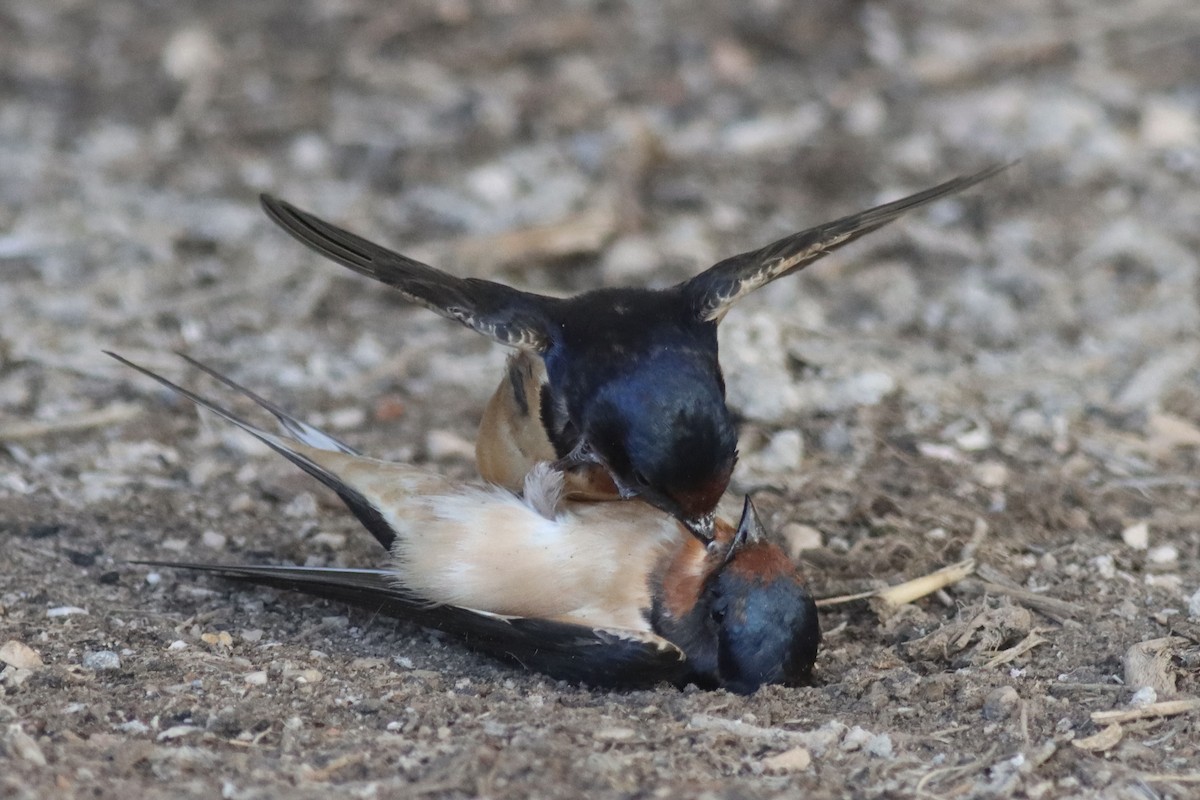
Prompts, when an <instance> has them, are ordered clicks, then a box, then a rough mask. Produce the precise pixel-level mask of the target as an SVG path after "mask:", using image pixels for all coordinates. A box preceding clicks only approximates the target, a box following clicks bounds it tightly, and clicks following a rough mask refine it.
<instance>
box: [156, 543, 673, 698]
mask: <svg viewBox="0 0 1200 800" xmlns="http://www.w3.org/2000/svg"><path fill="white" fill-rule="evenodd" d="M135 563H139V564H146V565H150V566H159V567H170V568H172V569H188V570H197V571H202V572H209V573H213V574H216V575H220V576H221V577H223V578H228V579H230V580H233V581H238V582H240V583H250V584H256V585H260V586H271V587H274V588H277V589H288V590H291V591H296V592H301V593H303V594H309V595H314V596H316V597H322V598H325V599H327V600H335V601H338V602H341V603H346V604H347V605H351V606H354V607H356V608H360V609H363V610H365V611H368V612H371V613H377V614H383V615H385V616H389V617H394V618H398V619H403V620H408V621H410V622H414V623H416V624H418V625H423V626H425V627H428V628H435V629H437V630H441V631H445V632H446V633H447V634H450V635H451V636H454V637H455V638H457V639H459V640H460V641H461V642H462V643H463V644H464V645H466V646H467V647H469V648H471V649H472V650H475V651H478V652H481V653H484V654H486V655H489V656H492V657H493V658H497V659H499V660H501V661H504V662H507V663H509V664H514V665H516V666H519V667H523V668H525V669H528V670H532V671H534V672H540V673H542V674H544V675H548V676H550V677H552V678H555V679H556V680H566V681H571V682H573V683H587V684H589V685H592V686H597V687H608V688H627V689H628V688H638V687H648V686H653V685H655V684H658V683H662V682H664V681H666V682H672V683H682V682H683V681H684V680H686V678H687V662H686V660H685V658H684V655H683V652H682V651H681V650H680V649H679V648H678V647H676V646H675V645H673V644H671V643H670V642H668V641H667V640H666V639H663V638H661V637H659V636H655V635H654V634H652V633H648V632H644V631H632V630H623V629H605V628H589V627H586V626H584V625H576V624H573V623H569V622H560V621H556V620H548V619H536V618H531V617H506V616H502V615H499V614H492V613H489V612H486V611H476V610H474V609H470V608H462V607H460V606H451V605H435V604H431V603H430V602H429V601H427V600H424V599H422V598H420V597H417V596H415V595H413V594H411V593H409V592H406V591H404V590H403V589H401V588H399V587H397V586H396V585H395V576H394V575H393V574H392V573H390V572H388V571H387V570H379V569H333V568H328V569H327V568H319V567H277V566H223V565H214V564H195V563H182V562H169V561H139V562H135Z"/></svg>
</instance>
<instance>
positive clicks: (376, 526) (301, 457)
mask: <svg viewBox="0 0 1200 800" xmlns="http://www.w3.org/2000/svg"><path fill="white" fill-rule="evenodd" d="M104 353H105V354H106V355H109V356H111V357H112V358H114V359H116V360H117V361H119V362H121V363H122V364H124V365H125V366H127V367H131V368H132V369H135V370H137V371H138V372H140V373H142V374H143V375H145V376H146V377H148V378H151V379H153V380H155V381H157V382H158V383H160V384H162V385H163V386H166V387H167V388H168V389H170V390H171V391H173V392H176V393H177V394H180V395H182V396H183V397H186V398H187V399H188V400H191V401H192V402H193V403H195V404H196V405H198V406H200V407H201V408H206V409H208V410H209V411H211V412H213V413H214V414H216V415H217V416H219V417H221V418H223V419H225V420H227V421H228V422H230V423H232V424H234V425H236V426H237V427H239V428H241V429H242V430H244V431H245V432H246V433H248V434H250V435H251V436H253V437H254V438H255V439H258V440H259V441H260V442H262V443H263V444H265V445H266V446H267V447H270V448H271V449H272V450H274V451H275V452H276V453H279V454H280V455H281V456H283V457H284V458H286V459H287V460H288V461H291V462H292V463H293V464H295V465H296V466H298V467H300V469H302V470H304V471H305V472H307V473H308V474H309V475H312V476H313V477H314V478H316V479H317V480H319V481H320V482H321V483H323V484H325V485H326V486H328V487H329V488H330V489H332V490H333V491H334V492H336V493H337V496H338V497H340V498H341V499H342V502H343V503H345V504H346V507H347V508H349V509H350V511H351V512H352V513H353V514H354V516H356V517H357V518H358V520H359V521H360V522H361V523H362V524H363V526H364V527H365V528H366V529H367V530H368V531H370V532H371V535H372V536H374V537H375V538H376V539H377V540H378V541H379V543H380V544H382V545H383V546H384V547H385V548H387V549H389V550H390V549H391V547H392V544H393V542H395V539H396V534H395V531H393V530H392V528H391V526H390V525H388V523H387V522H386V521H385V520H384V518H383V516H382V515H381V514H380V512H379V509H377V508H376V507H375V506H374V505H372V504H371V503H370V502H369V501H368V500H367V498H366V497H364V496H363V495H362V493H361V492H359V491H357V490H356V489H354V488H353V487H352V486H349V485H348V484H347V483H346V482H345V481H343V480H342V479H341V478H339V477H338V476H337V475H335V474H334V473H332V472H330V471H329V470H328V469H326V468H325V467H323V466H321V465H320V464H319V463H317V462H316V461H315V460H313V458H311V457H310V456H309V455H306V454H305V453H304V452H303V450H304V449H310V450H313V451H328V450H333V451H335V452H339V453H343V454H346V455H352V454H353V450H350V448H348V447H347V446H346V445H343V444H341V443H340V442H338V441H337V440H336V439H334V438H333V437H332V436H329V435H328V434H326V433H324V432H323V431H320V430H318V429H316V428H313V427H312V426H310V425H307V424H306V423H301V422H300V421H299V420H295V419H293V418H291V417H289V416H288V415H287V414H284V413H283V412H282V411H280V410H279V409H277V408H276V407H275V406H273V405H271V404H266V403H265V401H263V400H262V399H261V398H259V397H258V396H257V395H255V394H253V393H251V392H247V391H245V390H244V389H242V387H240V386H239V385H238V384H236V383H234V382H233V381H232V380H230V379H228V378H225V377H224V376H221V375H220V374H218V373H216V372H215V371H214V370H212V369H210V368H209V367H205V366H203V365H201V364H199V363H197V362H196V361H194V360H192V359H190V358H189V359H187V360H188V361H189V362H190V363H192V364H194V365H196V366H198V367H200V368H201V369H203V370H204V371H205V372H206V373H208V374H209V375H212V376H214V377H216V378H217V379H218V380H220V381H221V382H222V383H224V384H225V385H227V386H229V387H231V388H233V389H235V390H237V391H239V392H243V393H245V394H246V396H248V397H250V399H252V400H254V401H255V402H258V403H259V404H261V405H263V406H264V407H265V408H266V409H267V410H268V411H271V413H273V414H275V416H276V417H277V418H279V419H280V422H281V423H282V424H284V426H285V427H287V428H288V430H289V431H293V429H295V430H299V431H300V433H301V434H303V435H304V436H305V437H306V438H308V439H309V440H310V441H312V442H316V441H321V442H327V443H329V444H330V445H331V447H321V446H318V445H317V444H312V443H309V442H306V441H303V440H301V441H297V442H291V441H289V440H288V439H285V438H284V437H282V436H277V435H276V434H273V433H270V432H268V431H264V430H263V429H262V428H259V427H257V426H255V425H252V424H251V423H249V422H247V421H245V420H244V419H242V418H241V417H239V416H237V415H236V414H234V413H233V412H232V411H230V410H229V409H227V408H224V407H222V406H221V405H218V404H217V403H215V402H213V401H212V400H209V399H208V398H206V397H203V396H201V395H198V394H196V393H195V392H193V391H190V390H188V389H185V388H183V387H182V386H180V385H179V384H177V383H173V382H172V381H170V380H168V379H167V378H164V377H163V376H162V375H159V374H158V373H156V372H153V371H151V370H149V369H146V368H145V367H142V366H140V365H138V364H135V363H133V362H132V361H130V360H129V359H127V358H124V357H122V356H119V355H117V354H116V353H113V352H110V351H108V350H105V351H104ZM284 419H287V420H289V422H284ZM299 438H300V436H299V435H297V439H299Z"/></svg>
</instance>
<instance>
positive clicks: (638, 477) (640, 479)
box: [633, 469, 650, 486]
mask: <svg viewBox="0 0 1200 800" xmlns="http://www.w3.org/2000/svg"><path fill="white" fill-rule="evenodd" d="M633 480H634V483H636V484H638V485H639V486H649V485H650V481H648V480H646V476H645V475H643V474H642V472H641V470H637V469H635V470H634V471H633Z"/></svg>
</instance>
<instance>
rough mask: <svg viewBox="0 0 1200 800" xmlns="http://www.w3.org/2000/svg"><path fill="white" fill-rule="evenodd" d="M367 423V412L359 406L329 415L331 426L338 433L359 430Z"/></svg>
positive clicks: (337, 410)
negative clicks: (353, 429)
mask: <svg viewBox="0 0 1200 800" xmlns="http://www.w3.org/2000/svg"><path fill="white" fill-rule="evenodd" d="M366 421H367V412H366V411H363V410H362V409H361V408H359V407H358V406H347V407H346V408H338V409H334V410H333V411H331V412H330V414H329V426H330V427H331V428H333V429H334V430H337V431H346V430H350V429H352V428H357V427H359V426H360V425H362V424H363V423H364V422H366Z"/></svg>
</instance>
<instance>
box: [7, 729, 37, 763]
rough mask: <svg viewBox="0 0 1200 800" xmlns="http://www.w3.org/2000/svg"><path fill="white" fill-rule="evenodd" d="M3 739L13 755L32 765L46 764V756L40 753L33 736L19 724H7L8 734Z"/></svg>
mask: <svg viewBox="0 0 1200 800" xmlns="http://www.w3.org/2000/svg"><path fill="white" fill-rule="evenodd" d="M5 739H6V740H7V743H8V749H9V750H10V751H11V752H12V754H13V755H15V756H18V757H19V758H23V759H25V760H26V761H28V762H29V763H31V764H33V765H34V766H38V767H44V766H46V756H45V755H44V754H43V753H42V748H40V747H38V743H37V742H36V741H35V740H34V738H33V737H32V736H30V735H29V734H28V733H26V732H25V731H24V730H22V729H21V726H20V725H19V724H16V723H14V724H12V725H9V726H8V734H7V736H6V737H5Z"/></svg>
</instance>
